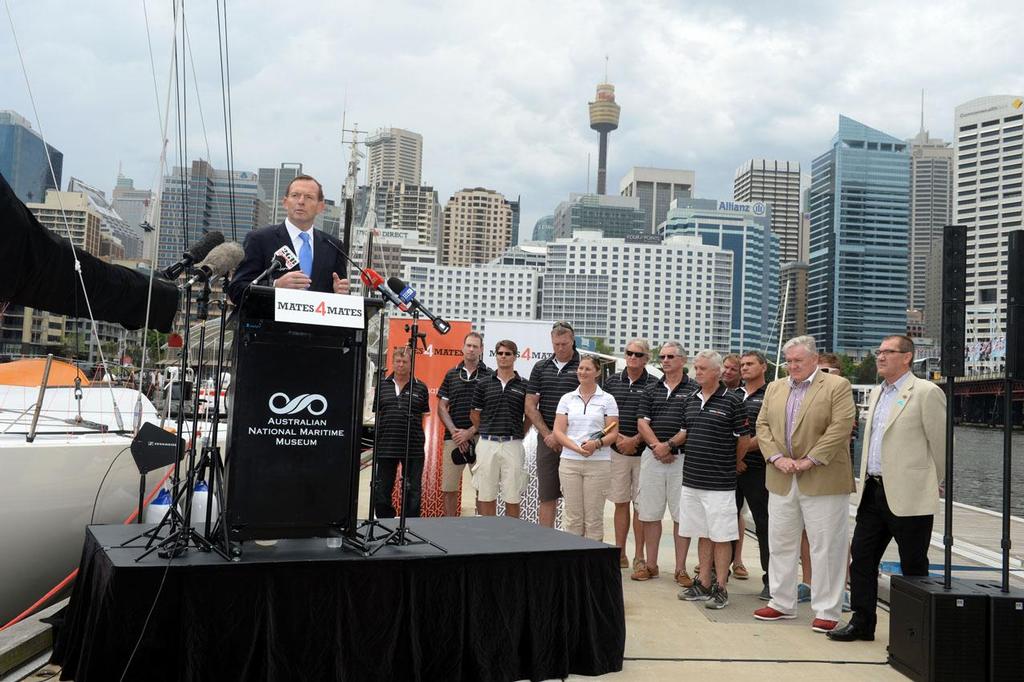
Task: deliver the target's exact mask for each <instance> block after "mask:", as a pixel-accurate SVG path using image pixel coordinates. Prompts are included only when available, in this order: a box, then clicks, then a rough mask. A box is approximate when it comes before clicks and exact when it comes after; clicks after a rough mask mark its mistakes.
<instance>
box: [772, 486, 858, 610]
mask: <svg viewBox="0 0 1024 682" xmlns="http://www.w3.org/2000/svg"><path fill="white" fill-rule="evenodd" d="M849 525H850V495H849V493H844V494H842V495H816V496H812V495H803V494H801V493H800V489H799V487H798V486H797V483H796V476H794V477H793V485H792V487H791V488H790V489H789V494H788V495H776V494H775V493H771V492H770V493H768V546H769V548H770V549H771V559H770V561H769V563H768V586H769V589H770V590H771V593H772V599H771V601H770V602H768V605H769V606H770V607H772V608H773V609H775V610H776V611H781V612H782V613H789V614H791V613H796V599H797V584H798V574H797V570H798V568H797V563H798V562H799V559H800V531H801V530H803V529H804V528H806V529H807V539H808V541H809V542H810V545H811V609H812V610H813V611H814V617H815V618H822V619H824V620H836V621H838V620H839V619H840V616H841V614H842V611H843V591H844V589H845V586H846V562H847V556H848V554H849V549H848V548H849Z"/></svg>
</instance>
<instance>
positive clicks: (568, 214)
mask: <svg viewBox="0 0 1024 682" xmlns="http://www.w3.org/2000/svg"><path fill="white" fill-rule="evenodd" d="M646 220H647V218H646V217H645V215H644V212H643V211H642V210H640V198H639V197H624V196H614V195H613V196H602V195H599V194H575V193H573V194H570V195H569V200H568V201H563V202H562V203H560V204H559V205H558V207H557V208H556V209H555V231H554V236H555V239H569V238H571V237H572V235H573V233H574V232H577V231H580V230H582V231H585V232H600V233H601V235H602V236H604V237H607V238H609V239H623V238H625V237H626V236H627V235H631V234H641V233H645V232H647V233H648V234H650V233H649V232H648V231H647V228H646V226H647V223H646Z"/></svg>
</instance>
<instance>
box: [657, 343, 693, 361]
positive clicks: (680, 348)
mask: <svg viewBox="0 0 1024 682" xmlns="http://www.w3.org/2000/svg"><path fill="white" fill-rule="evenodd" d="M666 346H671V347H672V348H675V349H676V352H677V353H678V354H679V355H681V356H682V357H684V358H685V357H687V355H686V349H685V348H683V344H681V343H679V342H678V341H666V342H665V343H663V344H661V347H662V348H665V347H666Z"/></svg>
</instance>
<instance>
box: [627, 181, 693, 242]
mask: <svg viewBox="0 0 1024 682" xmlns="http://www.w3.org/2000/svg"><path fill="white" fill-rule="evenodd" d="M695 176H696V174H695V173H694V172H693V171H692V170H669V169H667V168H642V167H639V166H634V167H633V168H630V169H629V172H628V173H626V175H625V176H624V177H623V178H622V180H621V181H620V182H619V194H621V195H622V196H624V197H636V198H637V199H639V200H640V210H641V211H643V213H644V231H646V232H649V233H650V234H657V232H658V226H659V225H661V224H662V223H663V222H665V217H666V216H667V215H668V209H669V208H670V207H671V205H672V202H673V201H675V200H676V199H689V198H691V197H692V196H693V183H694V178H695Z"/></svg>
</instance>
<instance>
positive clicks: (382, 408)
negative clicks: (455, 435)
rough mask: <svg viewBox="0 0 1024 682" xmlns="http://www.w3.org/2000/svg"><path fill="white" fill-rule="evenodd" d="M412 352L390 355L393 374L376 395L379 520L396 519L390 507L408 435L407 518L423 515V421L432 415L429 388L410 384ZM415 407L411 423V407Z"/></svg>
mask: <svg viewBox="0 0 1024 682" xmlns="http://www.w3.org/2000/svg"><path fill="white" fill-rule="evenodd" d="M410 358H411V352H410V350H409V347H408V346H399V347H397V348H395V349H394V350H392V351H391V370H392V374H391V375H390V376H388V377H387V378H385V379H384V383H383V385H382V386H381V387H380V390H379V391H378V392H377V395H378V396H379V398H380V402H379V403H378V404H377V405H376V406H375V410H374V411H375V412H376V413H377V419H376V424H375V426H376V429H377V432H378V434H379V435H378V437H377V452H375V453H374V457H375V458H376V459H377V478H376V479H375V480H374V482H373V486H374V488H373V495H374V504H373V509H374V513H376V515H377V518H379V519H391V518H394V517H395V508H394V506H393V505H392V504H391V491H392V489H394V487H395V476H396V475H397V474H398V465H399V464H400V463H402V461H403V459H404V457H405V443H406V433H408V434H409V470H408V471H404V470H403V471H402V486H403V487H404V488H405V504H406V513H405V515H406V516H419V515H420V489H421V479H422V477H423V444H424V441H425V438H424V435H423V417H424V416H425V415H426V414H427V413H428V412H430V392H429V391H428V390H427V385H426V384H425V383H423V382H422V381H420V380H419V379H417V380H416V383H415V385H412V384H411V382H410V381H409V379H410V376H409V370H410ZM410 404H411V405H412V417H411V420H410V416H409V414H410V410H409V406H410Z"/></svg>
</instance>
